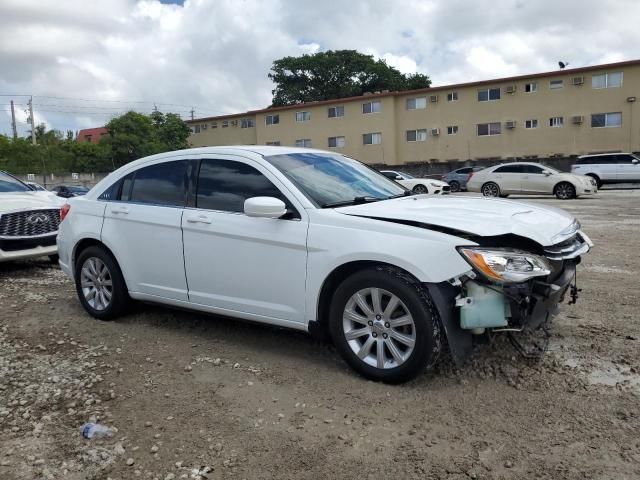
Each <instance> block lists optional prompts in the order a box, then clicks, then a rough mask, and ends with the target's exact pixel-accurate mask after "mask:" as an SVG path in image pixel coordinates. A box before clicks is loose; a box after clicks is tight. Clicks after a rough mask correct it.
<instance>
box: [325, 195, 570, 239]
mask: <svg viewBox="0 0 640 480" xmlns="http://www.w3.org/2000/svg"><path fill="white" fill-rule="evenodd" d="M336 211H338V212H340V213H343V214H346V215H357V216H360V217H368V218H379V219H388V220H399V221H408V222H417V223H421V224H424V225H427V226H428V225H433V226H437V227H441V228H444V229H450V230H452V231H459V232H465V233H470V234H473V235H478V236H482V237H490V236H496V235H506V234H514V235H519V236H522V237H527V238H530V239H531V240H533V241H535V242H537V243H538V244H540V245H542V246H549V245H553V244H555V243H558V242H561V241H562V240H564V239H565V238H567V237H568V236H570V235H571V234H573V233H574V232H573V231H570V232H569V230H571V229H570V226H571V225H572V223H573V222H574V221H575V218H574V217H573V216H572V215H571V214H569V213H567V212H565V211H563V210H560V209H556V208H551V207H541V206H539V205H532V204H529V203H525V202H515V201H513V200H500V199H493V198H485V197H451V196H449V197H447V196H444V197H441V196H428V195H415V196H411V197H405V198H398V199H393V200H386V201H380V202H374V203H367V204H363V205H354V206H349V207H341V208H337V209H336ZM452 235H455V233H452Z"/></svg>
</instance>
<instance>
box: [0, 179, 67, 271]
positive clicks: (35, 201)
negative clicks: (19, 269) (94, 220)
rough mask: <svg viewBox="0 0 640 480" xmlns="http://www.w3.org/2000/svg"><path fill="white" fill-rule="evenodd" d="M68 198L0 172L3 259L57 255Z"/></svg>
mask: <svg viewBox="0 0 640 480" xmlns="http://www.w3.org/2000/svg"><path fill="white" fill-rule="evenodd" d="M63 203H64V201H63V200H62V199H60V198H58V197H56V196H55V195H54V194H53V193H51V192H47V191H44V192H42V191H34V190H32V189H31V188H29V186H28V185H26V184H25V183H24V182H22V181H20V180H18V179H17V178H16V177H14V176H12V175H9V174H8V173H5V172H0V262H6V261H9V260H22V259H27V258H34V257H42V256H50V257H51V258H52V260H53V259H54V258H56V257H55V255H56V252H57V247H56V235H57V233H58V224H59V223H60V207H61V206H62V204H63Z"/></svg>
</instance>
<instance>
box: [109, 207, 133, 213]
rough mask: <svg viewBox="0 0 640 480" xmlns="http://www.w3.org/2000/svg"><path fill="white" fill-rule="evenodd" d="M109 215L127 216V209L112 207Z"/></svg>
mask: <svg viewBox="0 0 640 480" xmlns="http://www.w3.org/2000/svg"><path fill="white" fill-rule="evenodd" d="M111 213H116V214H117V213H122V214H123V215H128V214H129V209H128V208H127V207H113V208H112V209H111Z"/></svg>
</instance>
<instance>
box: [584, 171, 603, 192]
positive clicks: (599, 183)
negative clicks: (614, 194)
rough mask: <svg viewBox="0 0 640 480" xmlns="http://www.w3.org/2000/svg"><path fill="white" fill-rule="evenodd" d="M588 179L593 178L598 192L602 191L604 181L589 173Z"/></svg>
mask: <svg viewBox="0 0 640 480" xmlns="http://www.w3.org/2000/svg"><path fill="white" fill-rule="evenodd" d="M587 177H591V178H593V179H594V180H595V181H596V187H598V190H600V188H601V187H602V180H600V177H599V176H597V175H595V174H593V173H588V174H587Z"/></svg>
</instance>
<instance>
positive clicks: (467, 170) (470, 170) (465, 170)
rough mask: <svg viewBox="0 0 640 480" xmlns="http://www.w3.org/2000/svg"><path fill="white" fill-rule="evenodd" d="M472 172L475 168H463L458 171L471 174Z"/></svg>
mask: <svg viewBox="0 0 640 480" xmlns="http://www.w3.org/2000/svg"><path fill="white" fill-rule="evenodd" d="M472 171H473V168H471V167H467V168H461V169H460V170H458V173H471V172H472Z"/></svg>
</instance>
